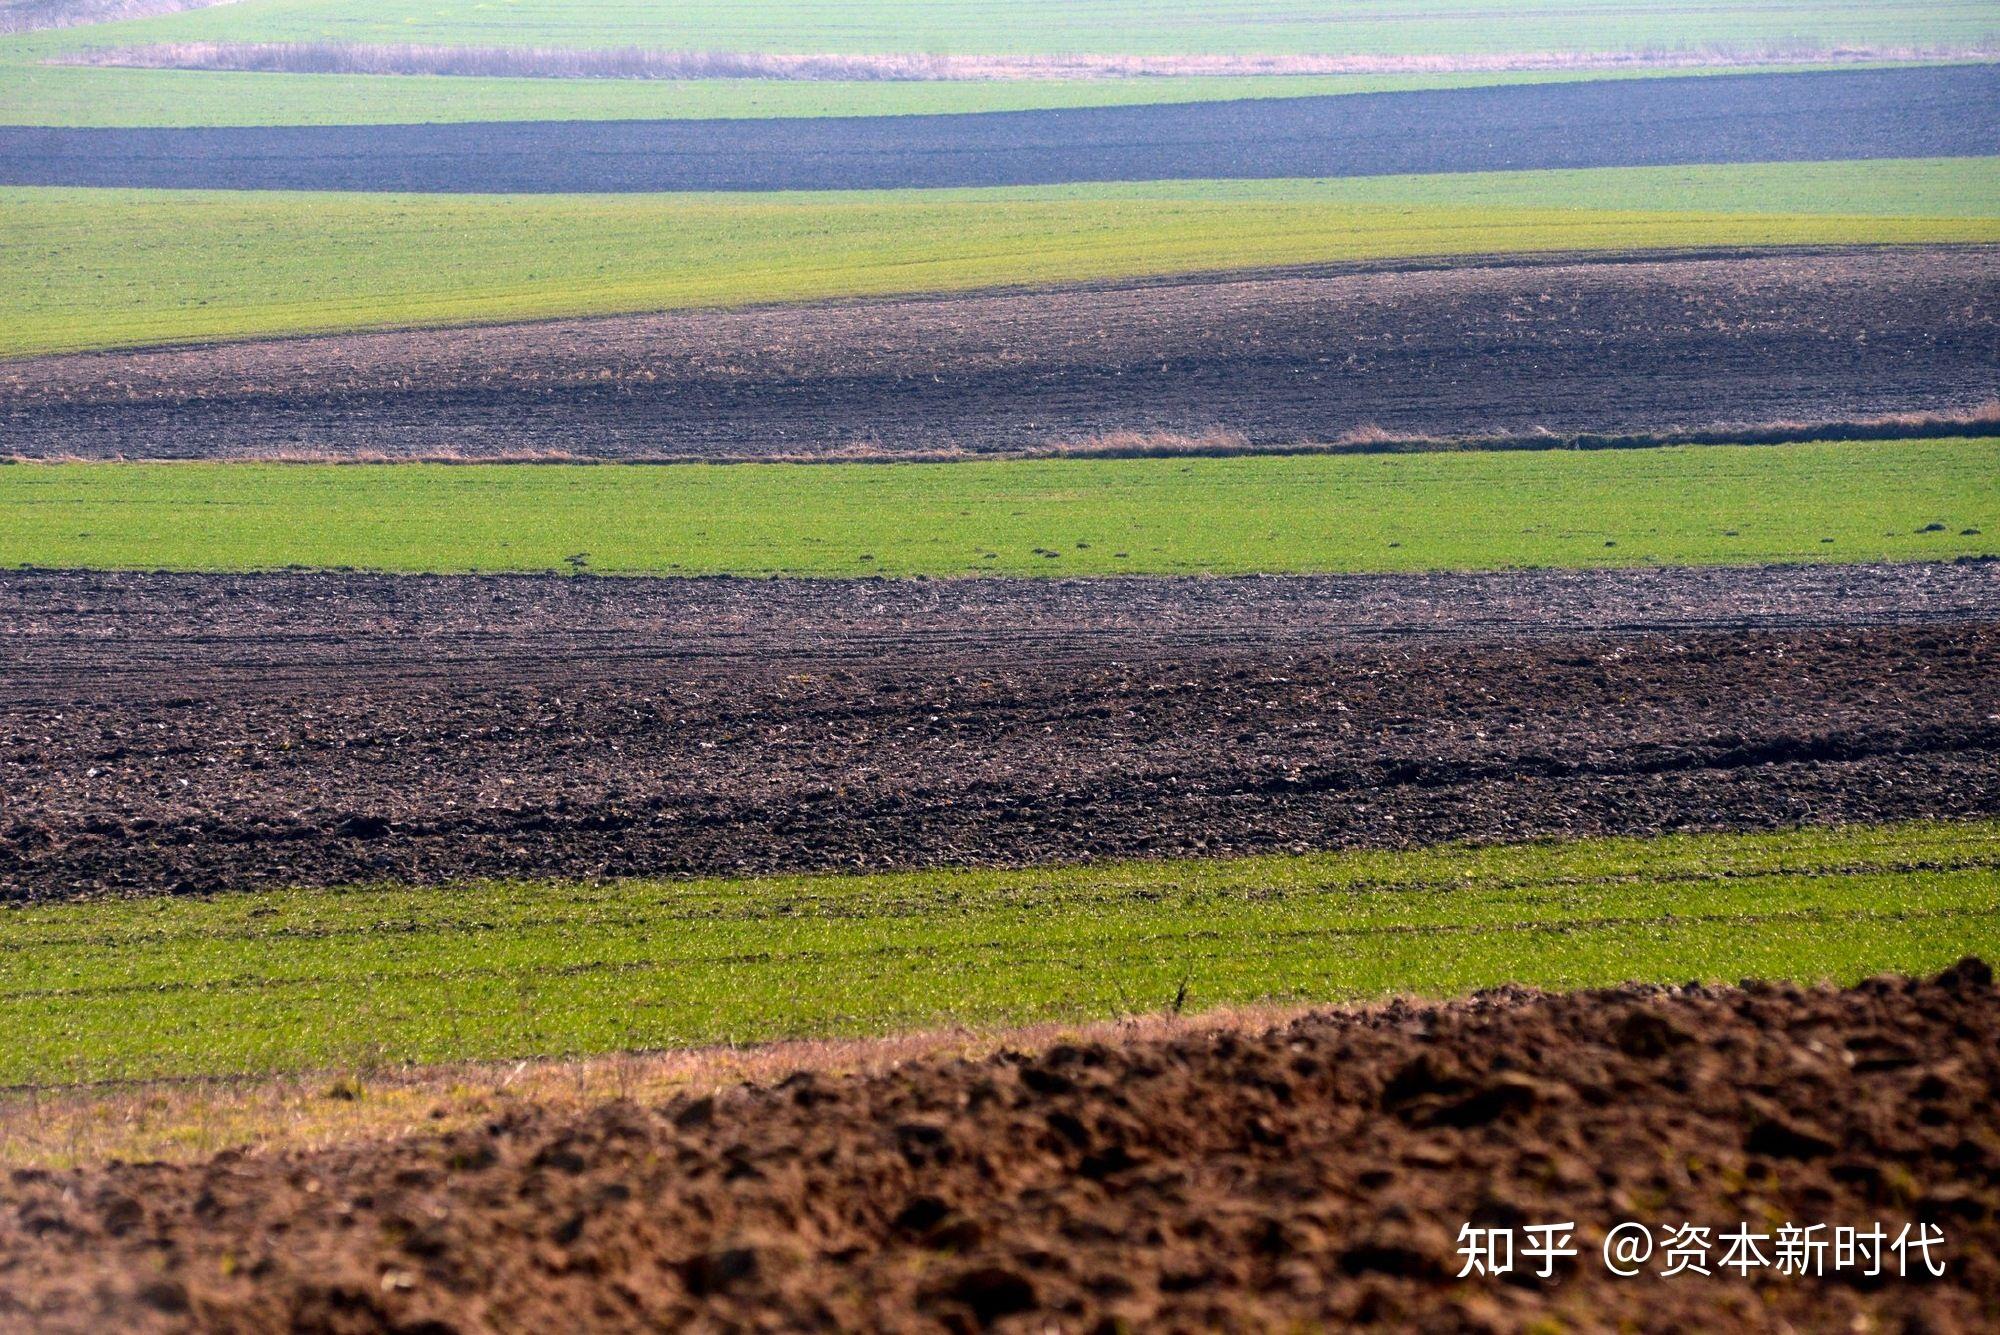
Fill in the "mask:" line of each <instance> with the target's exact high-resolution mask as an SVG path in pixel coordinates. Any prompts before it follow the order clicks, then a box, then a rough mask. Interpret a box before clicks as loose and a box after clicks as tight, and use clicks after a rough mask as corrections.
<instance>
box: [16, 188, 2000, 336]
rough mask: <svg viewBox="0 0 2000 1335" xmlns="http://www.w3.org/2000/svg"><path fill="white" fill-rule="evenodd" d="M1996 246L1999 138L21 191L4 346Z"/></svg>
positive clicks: (1999, 211)
mask: <svg viewBox="0 0 2000 1335" xmlns="http://www.w3.org/2000/svg"><path fill="white" fill-rule="evenodd" d="M1993 240H2000V158H1977V159H1933V160H1914V161H1885V162H1872V163H1779V164H1767V165H1755V166H1735V167H1662V168H1613V169H1593V170H1587V171H1564V172H1517V173H1473V174H1466V175H1452V176H1414V177H1393V178H1373V179H1365V180H1340V181H1272V182H1225V183H1217V182H1165V183H1158V184H1147V185H1129V186H1120V185H1102V186H1086V187H1035V188H1025V189H1001V190H957V191H920V192H898V191H883V192H830V193H822V194H788V195H764V196H757V197H754V198H746V197H744V196H737V195H672V196H666V195H629V196H568V197H565V196H521V197H506V196H408V195H359V194H322V195H291V194H279V193H268V194H267V193H248V194H246V193H230V192H181V191H97V190H65V189H40V188H34V189H8V190H0V249H4V250H5V251H6V253H7V254H8V257H9V262H8V263H7V264H6V265H4V266H0V307H4V308H5V309H6V310H7V311H8V314H9V318H8V319H7V320H6V321H5V322H0V356H7V355H13V356H20V355H29V354H35V353H44V352H59V351H75V350H82V349H89V348H111V347H130V346H137V345H145V344H152V343H167V342H189V341H200V340H213V339H229V338H246V337H254V336H258V335H273V334H294V333H308V332H332V331H339V330H351V329H371V328H391V327H398V326H425V325H444V324H460V323H476V322H493V321H503V320H514V319H533V318H539V317H548V316H557V315H588V314H611V313H618V312H629V311H644V310H663V309H678V308H694V307H716V306H734V305H747V304H752V303H758V302H779V301H799V300H814V299H823V298H839V297H857V296H870V295H884V294H892V293H908V292H923V291H963V290H967V289H972V288H979V287H985V286H994V285H1007V284H1025V283H1041V282H1061V281H1070V280H1083V279H1098V278H1118V277H1133V276H1141V275H1151V274H1163V273H1175V272H1187V271H1195V270H1208V269H1230V268H1247V267H1257V266H1263V265H1282V264H1298V263H1309V262H1315V261H1331V260H1342V259H1362V258H1376V257H1388V256H1404V255H1451V254H1481V253H1494V252H1506V251H1521V252H1534V251H1563V250H1579V251H1602V250H1632V249H1644V248H1649V247H1685V246H1702V245H1730V246H1739V245H1741V246H1756V245H1788V244H1789V245H1796V244H1845V243H1875V242H1881V243H1916V242H1928V241H1945V242H1953V241H1962V242H1977V241H1993Z"/></svg>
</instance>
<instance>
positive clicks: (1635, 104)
mask: <svg viewBox="0 0 2000 1335" xmlns="http://www.w3.org/2000/svg"><path fill="white" fill-rule="evenodd" d="M1996 142H2000V66H1993V65H1959V66H1934V67H1929V68H1910V69H1885V70H1839V71H1829V72H1820V73H1812V74H1733V75H1723V76H1716V77H1707V78H1666V79H1609V80H1599V81H1592V82H1581V83H1553V84H1525V85H1522V84H1517V85H1501V86H1495V87H1487V88H1459V89H1446V90H1438V91H1428V92H1410V93H1368V94H1354V95H1347V96H1336V97H1304V98H1268V99H1265V98H1260V99H1255V100H1251V101H1240V102H1190V103H1179V104H1171V105H1151V106H1136V107H1080V108H1067V109H1063V110H1056V111H1009V112H987V113H980V114H973V115H952V116H862V117H819V118H813V119H807V120H783V119H774V120H720V121H717V120H711V121H559V122H537V121H512V122H492V123H485V124H474V125H309V126H276V127H269V126H230V127H220V128H205V129H116V130H109V129H49V128H39V127H29V126H0V184H7V185H82V186H158V187H169V188H182V189H197V188H199V189H218V190H417V191H475V192H487V193H503V194H511V193H522V192H528V193H538V192H571V191H633V190H638V191H648V190H860V189H898V188H904V187H933V186H1002V185H1035V184H1050V183H1057V182H1068V181H1152V180H1166V179H1207V178H1217V177H1220V178H1250V177H1288V176H1380V175H1393V174H1399V173H1404V172H1476V171H1505V170H1522V169H1532V168H1546V167H1621V166H1645V165H1667V164H1677V163H1695V162H1788V161H1820V160H1825V159H1836V158H1891V157H1955V156H1976V155H1980V154H1985V153H1990V152H1992V149H1993V145H1994V144H1995V143H1996Z"/></svg>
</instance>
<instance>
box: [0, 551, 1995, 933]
mask: <svg viewBox="0 0 2000 1335" xmlns="http://www.w3.org/2000/svg"><path fill="white" fill-rule="evenodd" d="M0 600H4V602H0V608H3V609H4V610H0V625H4V627H5V630H6V633H5V634H4V635H0V782H4V785H5V791H6V793H7V806H6V811H5V816H4V820H0V887H4V893H5V896H6V897H8V898H14V899H52V898H61V897H67V896H75V895H82V894H93V893H119V894H147V893H159V892H170V891H177V890H178V891H194V890H209V889H216V888H223V887H255V886H259V885H271V884H282V883H340V882H346V881H356V880H375V879H383V878H397V879H409V880H415V881H437V880H443V879H449V878H457V877H466V876H479V875H540V876H558V877H574V876H599V875H602V876H615V875H643V874H664V873H678V872H717V873H727V872H736V871H759V870H787V869H795V870H796V869H816V868H843V867H883V866H909V865H926V864H959V865H963V864H973V865H996V864H1022V863H1035V862H1050V861H1076V860H1083V859H1089V858H1097V857H1107V856H1119V855H1178V854H1220V853H1229V852H1249V851H1259V850H1284V849H1310V848H1331V847H1343V846H1353V845H1405V844H1419V843H1428V842H1435V841H1438V840H1442V839H1449V838H1458V837H1464V838H1478V839H1518V838H1522V837H1527V836H1532V835H1538V834H1550V835H1567V834H1588V833H1606V832H1628V833H1650V832H1654V831H1659V830H1667V829H1729V828H1765V827H1774V826H1783V825H1791V824H1799V823H1807V822H1831V821H1859V820H1869V821H1874V820H1894V819H1904V818H1911V817H1943V816H1950V815H1958V814H1991V813H1994V812H2000V680H1996V678H1995V676H1994V674H1993V672H1992V670H1991V664H1992V662H1993V659H1994V655H1995V654H1996V653H2000V565H1996V564H1995V563H1991V562H1965V563H1960V564H1955V565H1944V566H1911V567H1822V568H1794V569H1780V570H1771V571H1731V570H1710V571H1603V572H1577V573H1560V572H1552V573H1524V574H1514V575H1495V576H1431V577H1375V578H1370V577H1347V578H1340V577H1322V578H1303V579H1233V580H1137V579H1134V580H1080V581H1048V582H1043V581H1006V580H992V581H984V580H982V581H948V582H937V581H908V582H874V581H854V582H814V581H793V582H782V581H774V582H761V581H758V582H753V581H740V580H692V581H689V580H636V579H635V580H625V579H619V580H599V579H589V578H580V579H561V578H555V577H546V578H538V577H498V578H416V577H410V578H398V577H363V576H340V575H296V576H286V575H274V576H259V577H221V576H209V577H204V576H144V575H102V574H38V573H12V574H8V575H5V576H4V577H0Z"/></svg>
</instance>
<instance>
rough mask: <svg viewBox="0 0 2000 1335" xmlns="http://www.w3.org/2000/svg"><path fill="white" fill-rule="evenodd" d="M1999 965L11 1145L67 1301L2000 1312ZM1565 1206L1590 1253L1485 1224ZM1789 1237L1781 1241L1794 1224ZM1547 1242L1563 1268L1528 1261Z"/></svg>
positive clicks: (1044, 1324)
mask: <svg viewBox="0 0 2000 1335" xmlns="http://www.w3.org/2000/svg"><path fill="white" fill-rule="evenodd" d="M1995 1106H2000V994H1996V992H1995V990H1994V988H1993V985H1992V973H1991V971H1990V970H1989V969H1987V968H1986V966H1984V965H1983V964H1980V963H1979V962H1977V961H1967V962H1964V963H1962V964H1960V965H1959V966H1957V967H1956V968H1954V969H1952V970H1950V971H1948V972H1947V973H1946V974H1944V975H1941V976H1940V977H1939V978H1938V979H1936V980H1933V981H1930V982H1910V981H1905V980H1899V979H1880V980H1871V981H1870V982H1867V983H1864V984H1862V985H1861V986H1859V987H1858V988H1855V989H1853V990H1851V991H1844V992H1842V991H1833V990H1817V991H1800V990H1797V989H1793V988H1790V987H1767V986H1754V985H1753V986H1750V987H1748V988H1747V989H1745V990H1734V989H1701V988H1691V989H1687V990H1674V991H1661V990H1657V989H1640V988H1631V989H1624V990H1620V991H1615V992H1597V993H1584V994H1578V995H1572V996H1557V997H1548V996H1537V995H1532V994H1527V993H1520V992H1509V993H1504V994H1489V995H1484V996H1480V997H1475V998H1473V999H1472V1000H1470V1001H1468V1002H1464V1003H1460V1004H1456V1005H1448V1006H1441V1007H1419V1006H1409V1005H1404V1004H1397V1005H1393V1006H1390V1007H1387V1008H1385V1009H1381V1010H1378V1011H1373V1012H1366V1013H1356V1014H1342V1013H1330V1014H1320V1015H1315V1016H1309V1017H1306V1018H1304V1019H1301V1020H1298V1021H1296V1022H1293V1023H1291V1024H1289V1025H1286V1026H1284V1027H1282V1028H1278V1029H1273V1030H1270V1031H1268V1032H1265V1033H1262V1034H1248V1035H1244V1034H1233V1033H1227V1032H1224V1033H1219V1034H1217V1033H1210V1034H1206V1035H1199V1036H1193V1037H1186V1038H1167V1039H1158V1038H1152V1039H1144V1040H1130V1041H1125V1042H1117V1043H1087V1044H1075V1045H1069V1046H1064V1047H1057V1048H1053V1049H1049V1050H1047V1051H1043V1052H1039V1053H1034V1054H1023V1053H1007V1054H1002V1055H1001V1056H999V1057H998V1058H995V1059H993V1060H988V1061H978V1062H968V1061H953V1062H918V1063H913V1064H911V1065H910V1066H907V1067H905V1068H902V1069H900V1070H897V1071H894V1072H891V1073H888V1074H882V1075H872V1076H865V1077H854V1078H846V1079H841V1078H831V1077H827V1076H824V1075H811V1074H802V1075H799V1076H795V1077H792V1078H791V1079H789V1080H787V1081H785V1082H784V1083H782V1084H779V1085H777V1086H775V1087H749V1086H746V1087H743V1088H741V1089H739V1090H737V1091H735V1092H733V1093H730V1094H725V1095H723V1096H721V1097H720V1098H702V1099H698V1100H688V1099H682V1100H680V1101H677V1102H674V1103H669V1104H667V1105H665V1106H662V1107H657V1108H649V1107H640V1106H637V1105H634V1104H631V1103H614V1104H610V1105H606V1106H604V1107H602V1108H601V1109H597V1110H593V1111H591V1112H589V1113H586V1114H583V1115H581V1116H579V1115H577V1114H573V1113H572V1114H566V1115H562V1116H553V1115H543V1114H538V1113H536V1112H533V1111H529V1112H523V1113H517V1114H516V1115H513V1116H511V1117H509V1118H506V1119H501V1120H496V1121H495V1122H494V1123H493V1124H491V1125H488V1126H486V1127H483V1128H477V1129H472V1130H466V1131H460V1132H454V1133H451V1134H449V1135H446V1136H442V1137H434V1138H418V1139H414V1140H407V1141H401V1142H394V1143H388V1144H378V1145H362V1146H350V1147H345V1148H341V1149H338V1150H332V1151H325V1152H320V1153H314V1154H269V1155H249V1156H240V1155H224V1156H221V1157H219V1158H218V1159H216V1160H214V1161H213V1162H210V1163H207V1164H201V1165H195V1166H113V1167H109V1168H99V1169H90V1170H86V1171H82V1172H76V1173H59V1174H52V1173H45V1172H38V1171H25V1170H24V1171H17V1172H15V1173H13V1174H12V1175H11V1177H10V1178H9V1179H8V1180H7V1182H6V1183H5V1185H4V1186H0V1318H5V1319H11V1320H13V1321H15V1322H20V1323H30V1322H31V1323H35V1324H38V1325H40V1326H42V1327H43V1328H46V1329H51V1330H62V1329H77V1330H82V1329H102V1328H104V1327H105V1326H107V1325H110V1326H116V1327H118V1328H121V1329H147V1328H161V1329H171V1328H190V1327H193V1328H205V1329H216V1330H273V1329H287V1328H289V1329H299V1330H340V1331H367V1330H383V1329H392V1330H401V1331H416V1330H423V1331H428V1332H442V1331H446V1330H464V1331H476V1330H531V1329H540V1330H560V1329H573V1328H575V1327H576V1326H578V1325H579V1324H588V1325H590V1326H592V1327H594V1328H601V1329H661V1328H680V1327H682V1326H685V1325H687V1324H689V1323H699V1324H702V1325H706V1326H713V1327H720V1328H759V1329H807V1328H824V1327H827V1326H838V1327H842V1328H847V1329H939V1328H945V1329H961V1330H964V1329H976V1328H979V1327H981V1326H988V1325H990V1326H994V1327H997V1328H1000V1329H1010V1330H1023V1331H1026V1330H1045V1329H1051V1328H1053V1329H1062V1330H1092V1329H1117V1328H1120V1325H1119V1323H1125V1324H1124V1328H1129V1329H1194V1328H1206V1329H1257V1330H1263V1329H1273V1328H1286V1327H1289V1326H1291V1325H1293V1324H1294V1323H1303V1324H1305V1325H1308V1326H1315V1325H1319V1324H1325V1325H1326V1326H1329V1327H1332V1328H1340V1327H1343V1326H1347V1325H1350V1324H1354V1325H1381V1326H1388V1327H1393V1328H1398V1329H1434V1330H1489V1329H1517V1328H1520V1327H1521V1326H1522V1325H1524V1324H1526V1323H1528V1322H1531V1321H1533V1320H1535V1319H1537V1318H1543V1317H1553V1318H1555V1319H1557V1320H1558V1321H1560V1322H1561V1323H1562V1324H1561V1325H1560V1327H1557V1328H1561V1329H1577V1330H1603V1329H1612V1328H1620V1327H1622V1328H1627V1329H1647V1330H1718V1329H1728V1330H1774V1331H1775V1330H1795V1329H1810V1330H1869V1329H1880V1330H1910V1331H1916V1330H1922V1331H1957V1330H1965V1331H1970V1330H1977V1329H1991V1328H1992V1326H1993V1323H1994V1321H1995V1319H1996V1317H2000V1222H1996V1214H1995V1212H1996V1210H2000V1137H1996V1135H1995V1133H1994V1128H1993V1121H1992V1111H1993V1109H1994V1107H1995ZM1628 1219H1630V1220H1636V1221H1639V1222H1641V1223H1645V1224H1649V1225H1653V1226H1662V1225H1664V1226H1673V1225H1678V1224H1681V1223H1684V1222H1685V1223H1692V1224H1696V1225H1699V1226H1703V1227H1707V1228H1709V1229H1711V1230H1712V1234H1711V1236H1712V1237H1719V1236H1720V1234H1721V1233H1723V1232H1724V1231H1725V1230H1733V1229H1735V1228H1736V1227H1737V1226H1738V1225H1739V1224H1742V1223H1746V1222H1747V1223H1748V1224H1749V1225H1750V1227H1751V1228H1752V1230H1753V1231H1756V1232H1764V1233H1769V1232H1771V1231H1772V1230H1773V1229H1774V1228H1775V1227H1776V1226H1777V1225H1779V1224H1783V1223H1787V1222H1790V1223H1794V1224H1798V1225H1808V1224H1816V1223H1817V1224H1825V1225H1827V1226H1828V1228H1827V1230H1826V1233H1825V1234H1823V1235H1822V1236H1830V1235H1831V1233H1832V1229H1833V1227H1834V1226H1836V1225H1852V1226H1858V1227H1862V1228H1867V1227H1870V1226H1872V1225H1874V1224H1875V1223H1877V1222H1880V1223H1881V1224H1883V1225H1884V1226H1885V1227H1886V1229H1887V1232H1888V1234H1889V1236H1890V1237H1892V1238H1893V1237H1895V1236H1896V1235H1897V1234H1898V1233H1899V1232H1900V1231H1901V1229H1902V1226H1903V1225H1904V1224H1907V1223H1912V1222H1917V1223H1923V1222H1928V1223H1931V1224H1933V1225H1935V1226H1937V1227H1939V1228H1941V1229H1942V1230H1943V1232H1944V1235H1945V1239H1946V1243H1945V1246H1944V1248H1943V1249H1942V1250H1941V1251H1939V1252H1937V1253H1934V1255H1935V1257H1936V1259H1938V1260H1939V1261H1941V1262H1943V1263H1944V1265H1945V1268H1946V1273H1945V1276H1944V1277H1943V1278H1942V1279H1935V1278H1932V1277H1930V1276H1929V1275H1928V1274H1927V1273H1924V1272H1922V1268H1921V1265H1920V1262H1918V1261H1916V1260H1913V1261H1912V1262H1911V1264H1912V1267H1913V1268H1916V1269H1918V1270H1919V1272H1920V1277H1902V1276H1900V1275H1898V1274H1897V1273H1896V1261H1895V1259H1894V1257H1893V1255H1891V1256H1889V1257H1888V1258H1887V1260H1888V1267H1889V1270H1888V1273H1887V1274H1886V1275H1884V1276H1881V1277H1877V1278H1872V1279H1871V1278H1867V1277H1863V1276H1859V1275H1856V1274H1852V1273H1846V1274H1841V1275H1839V1276H1838V1277H1816V1278H1802V1277H1787V1276H1781V1275H1779V1274H1777V1273H1776V1271H1775V1270H1769V1269H1767V1270H1761V1271H1756V1272H1753V1276H1752V1278H1750V1279H1748V1280H1745V1279H1743V1278H1741V1277H1738V1276H1737V1275H1736V1274H1735V1273H1734V1272H1733V1271H1730V1270H1727V1269H1722V1268H1720V1266H1719V1264H1718V1263H1719V1261H1720V1257H1721V1248H1720V1247H1718V1248H1717V1250H1716V1251H1715V1253H1713V1254H1712V1255H1711V1256H1710V1258H1709V1268H1710V1269H1711V1271H1712V1272H1713V1273H1712V1274H1711V1275H1710V1276H1708V1277H1702V1276H1699V1275H1692V1274H1687V1275H1680V1276H1676V1277H1674V1278H1672V1279H1665V1278H1659V1277H1657V1271H1658V1269H1659V1268H1661V1267H1662V1266H1663V1265H1664V1263H1665V1257H1664V1255H1663V1254H1661V1255H1658V1256H1656V1258H1655V1259H1654V1260H1653V1261H1652V1262H1651V1263H1650V1268H1649V1270H1648V1272H1647V1273H1646V1274H1643V1275H1641V1276H1639V1277H1636V1278H1631V1279H1619V1278H1614V1277H1612V1276H1611V1275H1610V1274H1609V1272H1608V1271H1607V1269H1606V1268H1605V1266H1604V1264H1603V1261H1602V1259H1601V1255H1602V1254H1601V1250H1600V1248H1601V1244H1602V1241H1603V1239H1604V1236H1605V1233H1606V1230H1607V1229H1609V1228H1611V1227H1612V1226H1613V1225H1615V1224H1617V1223H1619V1222H1622V1221H1624V1220H1628ZM1468 1221H1476V1222H1478V1223H1480V1224H1482V1225H1487V1226H1506V1227H1515V1228H1520V1227H1522V1226H1524V1225H1527V1224H1532V1223H1538V1222H1560V1221H1572V1222H1574V1223H1575V1224H1576V1225H1577V1229H1576V1235H1575V1242H1576V1244H1577V1245H1578V1246H1579V1248H1580V1250H1581V1252H1582V1255H1580V1256H1579V1257H1577V1258H1575V1259H1573V1260H1564V1261H1559V1262H1557V1263H1556V1264H1557V1266H1558V1267H1559V1269H1558V1271H1557V1276H1558V1278H1557V1279H1556V1280H1555V1281H1543V1280H1541V1279H1539V1278H1536V1277H1535V1276H1534V1275H1533V1274H1532V1273H1516V1274H1514V1275H1513V1276H1511V1277H1509V1278H1507V1279H1504V1280H1500V1279H1492V1278H1471V1279H1467V1280H1465V1281H1458V1280H1456V1279H1454V1278H1453V1276H1454V1275H1455V1274H1456V1272H1457V1270H1458V1269H1459V1265H1460V1261H1459V1257H1458V1256H1457V1254H1456V1252H1457V1235H1458V1230H1459V1227H1460V1226H1461V1225H1462V1224H1464V1223H1466V1222H1468ZM1761 1250H1762V1251H1763V1253H1764V1254H1765V1255H1766V1257H1767V1258H1769V1257H1771V1256H1773V1255H1774V1251H1775V1249H1774V1244H1770V1243H1766V1244H1765V1245H1764V1246H1763V1247H1762V1249H1761ZM1534 1268H1535V1267H1533V1266H1532V1265H1531V1266H1530V1267H1528V1269H1529V1270H1532V1269H1534Z"/></svg>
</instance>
